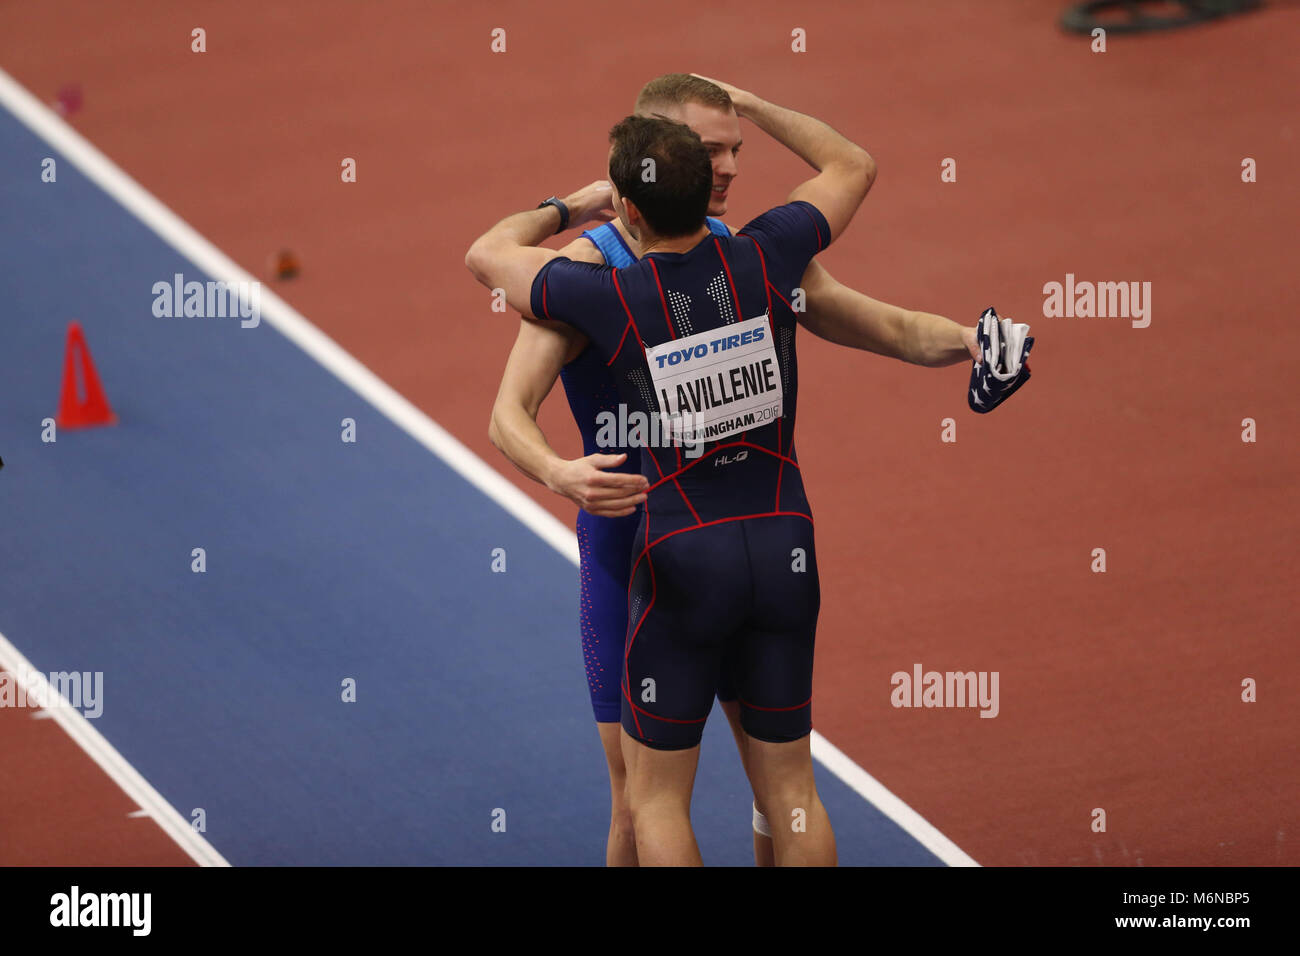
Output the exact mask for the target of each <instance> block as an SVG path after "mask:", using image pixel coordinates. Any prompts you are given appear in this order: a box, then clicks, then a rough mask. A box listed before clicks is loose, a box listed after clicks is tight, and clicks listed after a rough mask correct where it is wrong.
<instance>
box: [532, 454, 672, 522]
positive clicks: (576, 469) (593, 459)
mask: <svg viewBox="0 0 1300 956" xmlns="http://www.w3.org/2000/svg"><path fill="white" fill-rule="evenodd" d="M626 460H627V455H626V454H619V455H602V454H595V455H588V456H586V457H585V458H575V459H574V460H573V461H565V462H561V463H560V464H559V465H557V466H556V467H555V470H554V471H553V472H552V474H551V475H550V476H549V478H548V480H547V482H546V484H547V486H548V487H549V488H550V489H551V490H552V491H554V492H558V493H559V494H562V495H564V497H566V498H568V499H569V500H570V501H572V502H573V503H574V504H576V505H577V506H578V507H579V508H581V509H582V510H583V511H586V512H587V513H588V514H593V515H595V516H596V517H598V518H621V517H623V516H624V515H630V514H632V513H633V512H634V511H636V508H637V505H639V504H643V503H644V502H645V497H646V489H647V488H648V487H649V483H648V482H647V481H646V480H645V476H644V475H640V474H635V473H632V474H629V473H627V472H622V471H604V470H603V469H606V468H615V467H617V466H619V465H621V464H623V462H625V461H626Z"/></svg>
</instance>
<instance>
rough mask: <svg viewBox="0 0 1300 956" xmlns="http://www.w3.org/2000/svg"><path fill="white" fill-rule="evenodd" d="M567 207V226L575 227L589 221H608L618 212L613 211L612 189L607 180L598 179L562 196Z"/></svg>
mask: <svg viewBox="0 0 1300 956" xmlns="http://www.w3.org/2000/svg"><path fill="white" fill-rule="evenodd" d="M564 205H566V206H568V207H569V228H570V229H575V228H577V227H578V226H584V225H586V224H587V223H589V222H609V221H610V220H611V219H613V218H615V217H616V216H617V215H618V214H617V213H616V212H614V191H613V187H612V186H610V184H609V180H607V179H598V180H596V181H595V182H594V183H592V184H590V185H588V186H583V187H582V188H581V189H579V190H578V191H577V192H575V193H570V194H569V195H568V196H565V197H564Z"/></svg>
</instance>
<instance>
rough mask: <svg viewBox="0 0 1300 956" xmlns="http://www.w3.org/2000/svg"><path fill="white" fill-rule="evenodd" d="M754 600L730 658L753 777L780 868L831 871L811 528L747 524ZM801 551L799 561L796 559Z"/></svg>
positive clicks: (776, 521) (780, 522) (776, 520)
mask: <svg viewBox="0 0 1300 956" xmlns="http://www.w3.org/2000/svg"><path fill="white" fill-rule="evenodd" d="M744 531H745V538H746V545H747V548H748V551H749V558H750V564H751V567H752V569H753V579H754V592H755V603H754V613H753V616H752V617H751V619H750V622H749V627H748V628H747V629H746V631H745V632H744V634H743V637H742V639H741V640H740V642H739V643H738V645H737V647H738V648H739V653H737V654H736V655H735V656H734V657H732V658H730V659H729V661H730V672H731V675H732V677H733V678H734V680H735V684H736V688H737V699H738V701H739V703H740V708H741V724H742V726H743V727H744V729H745V733H746V735H747V737H748V740H747V741H746V743H745V752H746V754H747V756H748V758H749V770H750V780H751V781H752V782H753V784H754V792H755V793H756V794H758V797H759V799H760V801H761V806H762V807H763V808H764V810H765V812H766V814H767V820H768V826H769V828H770V830H771V832H772V841H773V851H774V854H775V857H776V865H777V866H796V865H813V866H833V865H834V864H835V835H834V833H833V832H832V831H831V826H830V820H829V819H828V818H827V816H826V809H825V807H823V806H822V802H821V800H820V798H819V797H818V796H817V787H816V785H815V783H814V781H813V767H812V751H811V739H812V737H811V732H812V676H813V650H814V646H815V644H816V633H817V615H818V611H819V609H820V607H821V587H820V585H819V581H818V572H817V553H816V547H815V542H814V540H813V529H812V524H811V523H810V522H807V521H806V520H804V519H802V518H793V517H786V516H772V517H767V518H761V519H756V520H754V521H749V522H745V523H744ZM792 554H797V555H799V557H800V560H798V561H793V562H792V561H791V555H792Z"/></svg>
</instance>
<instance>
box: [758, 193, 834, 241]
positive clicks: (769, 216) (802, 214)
mask: <svg viewBox="0 0 1300 956" xmlns="http://www.w3.org/2000/svg"><path fill="white" fill-rule="evenodd" d="M809 222H811V223H812V224H813V225H814V226H818V225H819V224H820V225H822V226H824V225H825V223H826V217H825V216H823V215H822V214H821V210H820V209H818V208H817V207H816V206H814V205H813V204H812V203H810V202H805V201H804V200H802V199H796V200H795V201H794V202H788V203H784V204H782V205H780V206H773V207H772V208H771V209H769V210H768V211H767V212H765V213H763V214H762V215H759V216H755V217H754V218H753V219H751V220H750V221H749V222H747V223H745V224H744V225H743V226H741V227H740V232H739V233H737V234H738V235H747V234H750V233H754V232H763V231H765V230H766V231H770V230H772V229H781V228H789V227H790V226H792V225H798V226H806V225H807V224H808V223H809Z"/></svg>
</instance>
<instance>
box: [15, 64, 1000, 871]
mask: <svg viewBox="0 0 1300 956" xmlns="http://www.w3.org/2000/svg"><path fill="white" fill-rule="evenodd" d="M0 104H3V105H4V106H5V107H6V108H7V109H8V110H9V111H10V112H11V113H13V114H14V116H16V117H18V119H19V120H20V121H22V122H23V123H24V124H25V125H26V126H27V127H28V128H30V129H31V130H32V132H34V133H35V134H36V135H37V136H39V137H41V138H42V139H44V140H45V141H46V142H47V143H49V144H50V145H51V146H53V147H54V148H55V149H57V150H58V151H59V152H61V153H62V154H63V155H64V157H65V158H66V159H68V161H69V162H71V163H72V164H73V165H74V166H76V167H77V168H78V169H79V170H81V172H82V173H83V174H84V175H85V176H86V178H87V179H89V180H90V181H91V182H93V183H95V184H96V185H97V186H99V188H100V189H102V190H104V191H105V192H106V193H108V194H109V195H110V196H112V197H113V198H114V199H115V200H117V201H118V202H119V203H121V204H122V206H124V207H125V208H126V209H127V211H129V212H131V213H132V214H134V215H135V216H136V217H137V218H138V219H139V220H140V221H141V222H143V223H144V224H145V225H146V226H148V227H149V228H150V229H152V230H153V231H154V232H155V233H157V234H158V236H159V237H160V238H162V239H163V240H164V241H166V242H167V243H168V244H169V245H171V246H172V247H173V248H174V249H176V251H177V252H179V253H180V254H181V255H183V256H185V257H186V258H187V259H189V260H190V261H191V262H192V263H194V264H195V265H196V266H198V267H199V269H201V270H202V271H203V272H205V273H207V274H208V275H209V276H211V277H212V278H214V279H217V280H220V281H224V282H226V283H228V284H231V285H232V286H233V285H234V284H235V283H239V282H256V281H258V280H257V279H256V278H255V277H254V276H253V275H251V274H250V273H248V272H247V271H245V270H244V269H242V268H240V267H239V266H238V265H237V264H236V263H235V262H234V260H232V259H231V258H230V257H228V256H227V255H226V254H225V253H223V252H222V251H221V250H220V249H218V248H217V247H216V246H214V245H213V244H212V243H211V242H209V241H208V240H207V239H205V238H203V236H201V235H199V233H198V232H196V231H195V230H194V229H193V227H191V226H190V225H189V224H187V223H186V222H185V221H184V220H182V219H181V218H180V217H179V216H177V215H176V214H175V213H174V212H172V211H171V210H170V209H168V208H167V207H166V206H164V205H163V204H162V203H161V202H159V201H158V200H157V199H156V198H154V196H152V195H151V194H150V193H149V192H147V191H146V190H145V188H144V187H143V186H141V185H140V184H139V183H137V182H136V181H135V180H134V179H132V178H131V177H130V176H128V175H127V174H126V173H124V172H123V171H122V170H121V169H120V168H118V166H116V165H115V164H114V163H113V161H112V160H110V159H109V158H108V157H107V156H105V155H104V154H103V153H101V152H100V151H99V150H98V149H96V148H95V147H94V146H93V145H91V144H90V142H89V141H87V140H86V139H85V138H84V137H82V135H81V134H80V133H78V132H77V131H76V130H74V129H73V128H72V127H70V126H69V125H68V124H67V123H65V122H64V121H63V120H62V119H61V118H60V117H59V116H57V115H56V114H55V113H54V112H53V111H51V110H50V109H48V108H47V107H46V106H45V105H44V104H43V103H41V102H40V101H39V100H37V99H36V98H35V97H34V96H32V95H31V94H30V93H28V92H27V90H25V89H24V88H23V87H22V86H20V85H19V84H18V82H17V81H15V80H14V78H13V77H11V76H10V75H9V74H8V73H6V72H5V71H4V70H0ZM261 316H262V318H263V319H264V320H265V321H267V322H269V323H270V324H271V325H272V326H273V327H274V328H275V329H277V330H278V331H279V332H280V333H281V334H282V335H284V337H285V338H287V339H289V340H290V341H291V342H293V343H294V344H295V345H297V346H298V347H299V348H300V349H302V350H303V351H304V352H306V353H307V354H308V355H309V356H311V357H312V358H314V359H315V360H316V361H317V362H319V363H320V364H321V365H323V366H324V367H325V368H326V369H327V370H328V371H330V372H332V373H333V374H334V375H335V376H336V377H337V378H338V379H339V380H340V381H342V382H343V383H344V384H346V385H347V386H349V387H350V388H351V389H352V390H353V391H355V392H356V393H357V394H359V395H360V396H361V397H362V398H364V399H366V401H368V402H370V404H371V405H373V406H374V407H375V408H377V409H378V410H379V411H380V412H381V413H383V414H384V415H385V416H386V417H387V418H388V419H389V420H390V421H392V422H393V424H395V425H397V427H398V428H401V429H402V430H403V431H405V432H406V433H407V434H408V435H410V436H411V437H412V438H414V439H415V440H416V441H418V442H419V443H420V444H422V445H423V446H424V447H425V448H427V449H429V451H431V452H433V453H434V454H435V455H437V456H438V457H439V458H440V459H442V460H443V461H444V462H446V464H447V465H448V466H449V467H451V469H452V470H453V471H455V472H456V473H457V474H459V475H460V476H461V477H462V478H464V479H465V480H466V481H468V482H469V483H470V484H472V485H473V486H474V487H476V488H478V489H479V490H480V491H482V492H483V493H484V494H485V495H487V496H488V497H489V498H491V499H492V500H493V501H494V502H496V503H497V504H498V505H500V506H501V507H502V508H504V509H505V510H506V511H507V512H508V513H509V514H510V515H512V516H513V517H515V518H516V519H518V520H519V521H520V522H522V523H523V524H524V525H525V526H527V527H528V528H529V529H531V530H532V531H534V532H535V533H536V534H537V535H538V537H540V538H541V539H542V540H543V541H545V542H546V543H547V544H549V545H550V546H551V547H553V548H554V549H555V550H556V551H558V552H559V553H560V554H561V555H563V556H564V557H566V558H568V560H569V561H570V562H571V563H572V564H574V565H576V564H577V563H578V541H577V538H576V537H575V536H574V534H573V532H571V531H570V530H569V529H568V528H566V527H565V526H564V525H563V524H562V523H561V522H560V521H559V520H558V519H556V517H555V516H554V515H552V514H551V513H550V512H549V511H547V510H546V509H545V508H543V507H542V506H541V505H539V504H537V502H535V501H533V499H532V498H530V497H528V495H526V494H524V493H523V492H522V491H520V490H519V489H518V488H516V487H515V486H514V485H513V484H511V483H510V482H509V481H508V480H506V478H505V477H503V476H502V475H501V474H500V473H499V472H497V471H496V470H495V469H493V468H492V467H490V466H489V465H488V464H487V463H486V462H484V461H483V459H481V458H479V457H478V455H476V454H474V452H472V451H470V450H469V449H468V448H467V447H465V446H464V445H462V444H461V443H460V442H459V441H458V440H457V439H456V438H454V437H453V436H452V435H451V433H450V432H448V431H447V430H446V429H444V428H443V427H442V426H441V425H439V424H438V423H437V422H435V421H434V420H433V419H432V418H430V417H429V416H428V415H426V414H425V413H424V412H422V411H420V409H418V408H416V407H415V406H414V405H412V404H411V403H410V402H409V401H407V400H406V399H405V398H403V397H402V396H401V395H399V394H398V393H397V392H396V391H395V390H394V389H393V388H392V386H390V385H388V384H387V383H386V382H384V381H383V380H382V379H381V378H379V376H377V375H375V373H374V372H372V371H370V369H368V368H366V367H365V366H364V365H362V364H361V363H360V362H358V361H357V360H356V359H355V358H353V357H352V355H350V354H349V353H348V352H346V351H344V349H343V348H342V347H341V346H340V345H339V344H338V343H337V342H335V341H334V340H333V339H331V338H330V337H329V336H327V335H326V334H325V333H324V332H322V331H321V330H320V329H318V328H316V326H314V325H312V324H311V323H310V322H309V321H307V319H306V318H304V317H303V316H302V315H301V314H300V313H299V312H297V311H296V310H295V309H294V308H293V307H292V306H291V305H289V304H288V303H287V302H285V301H284V300H283V299H281V298H280V297H279V296H278V295H276V294H275V293H274V292H272V291H271V290H269V289H267V288H266V287H265V286H262V288H261ZM812 746H813V755H814V756H815V757H816V758H817V759H818V760H819V761H821V763H822V764H824V765H825V767H826V768H827V769H828V770H830V771H831V772H832V773H834V774H835V775H836V776H837V777H839V778H840V779H841V780H843V781H844V783H845V784H847V785H848V786H849V787H851V788H852V789H853V790H854V791H856V792H857V793H858V794H859V795H860V796H861V797H862V798H863V799H864V800H866V801H867V802H869V803H871V804H873V805H874V806H875V807H876V808H877V809H878V810H880V812H881V813H883V814H884V815H885V816H887V817H889V819H891V820H893V821H894V822H895V823H896V824H898V825H899V826H900V827H902V828H903V829H904V830H905V831H907V832H908V833H910V834H911V835H912V836H913V837H914V838H915V839H916V840H917V841H918V842H919V843H921V844H922V845H923V846H925V847H926V848H927V849H928V850H930V852H932V853H934V854H935V855H936V856H938V857H939V859H941V860H943V862H945V863H947V864H948V865H950V866H978V864H977V863H975V861H974V860H972V859H971V858H970V857H969V856H967V855H966V854H965V853H963V852H962V851H961V849H959V848H958V847H957V845H956V844H954V843H953V842H952V841H951V840H949V839H948V838H947V837H945V836H944V835H943V834H942V833H940V832H939V831H938V830H936V829H935V828H934V827H933V826H932V825H930V824H929V823H928V822H926V821H925V820H924V819H923V818H922V817H921V816H920V815H919V814H917V813H916V812H915V811H914V810H912V809H911V808H910V807H908V806H907V804H905V803H903V801H901V800H899V799H898V798H897V797H896V796H894V795H893V794H892V793H890V792H889V791H888V790H886V789H885V788H884V787H883V786H882V785H881V784H880V783H878V782H877V781H876V780H875V779H874V778H873V777H872V776H871V775H870V774H869V773H867V772H866V771H865V770H863V769H862V768H861V767H859V766H858V765H857V764H856V763H854V762H853V761H852V760H851V759H850V758H849V757H847V756H846V755H845V754H844V753H842V752H841V751H839V750H837V749H836V748H835V747H834V746H832V745H831V744H830V742H829V741H827V740H826V738H825V737H822V736H821V735H820V734H817V733H814V734H813V740H812Z"/></svg>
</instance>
